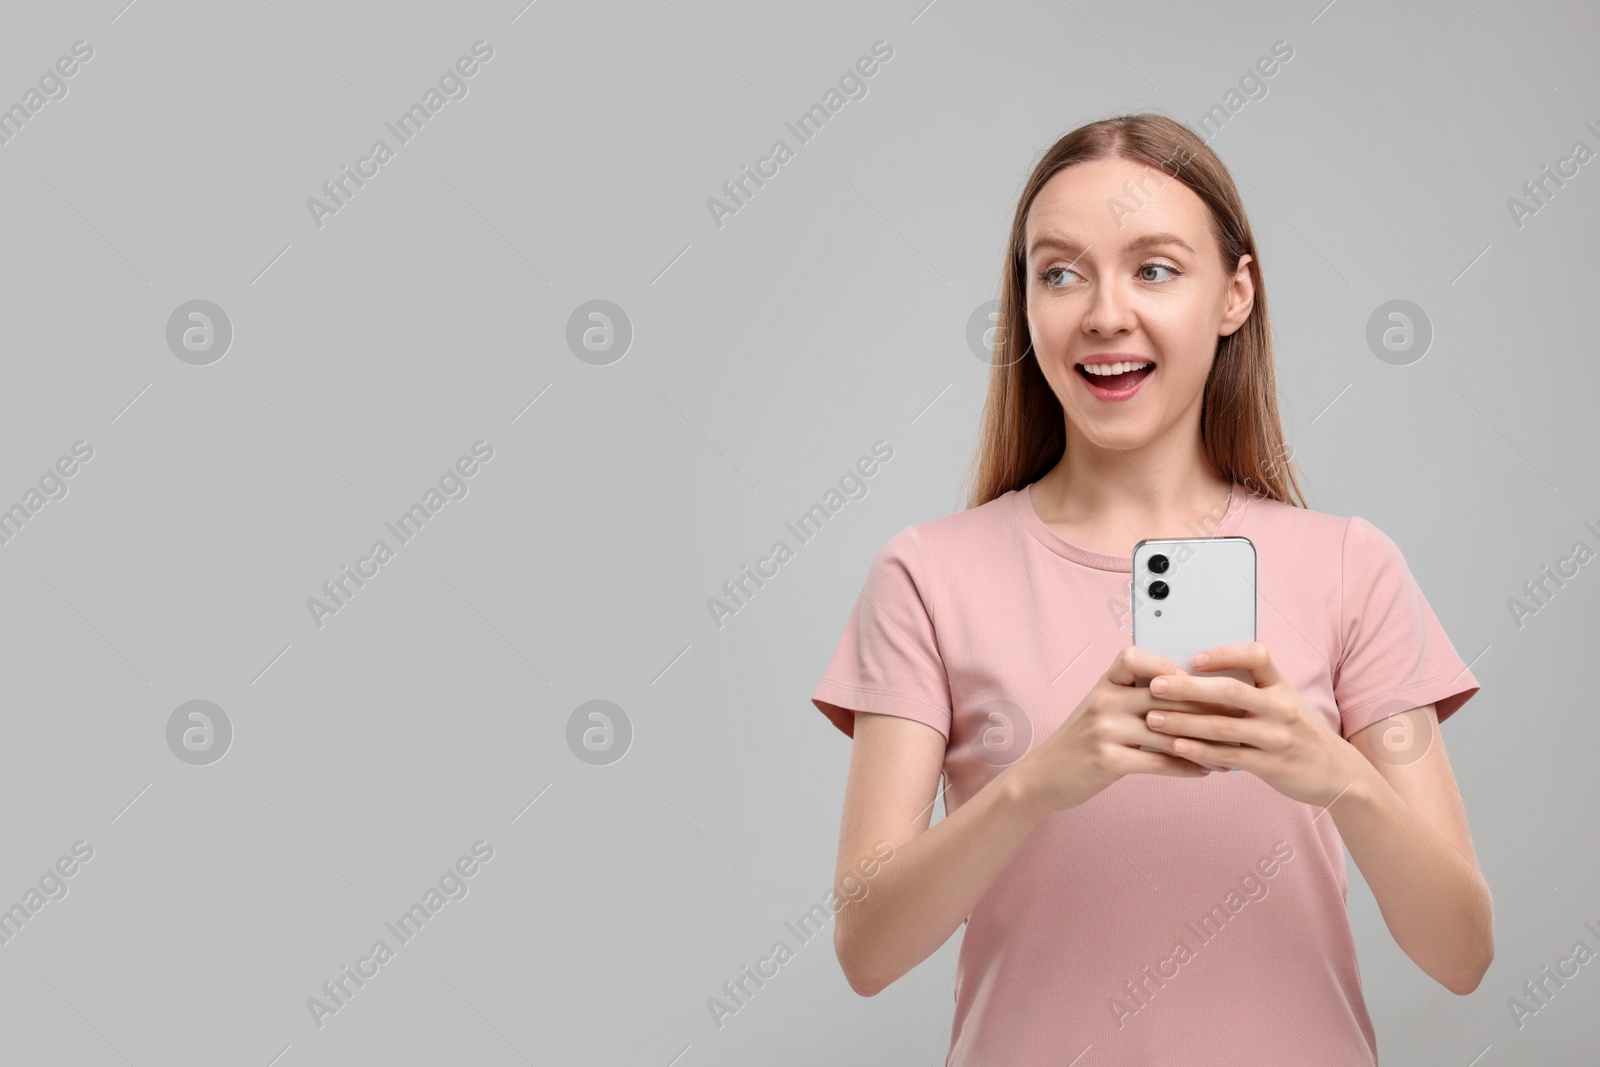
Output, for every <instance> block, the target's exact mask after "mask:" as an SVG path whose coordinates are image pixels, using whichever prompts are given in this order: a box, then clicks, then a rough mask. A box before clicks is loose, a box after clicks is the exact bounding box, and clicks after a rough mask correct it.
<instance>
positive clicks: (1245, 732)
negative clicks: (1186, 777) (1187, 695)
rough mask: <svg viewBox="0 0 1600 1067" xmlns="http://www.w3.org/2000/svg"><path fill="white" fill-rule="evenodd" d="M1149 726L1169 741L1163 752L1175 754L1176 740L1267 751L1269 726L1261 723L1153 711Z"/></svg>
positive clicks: (1146, 722)
mask: <svg viewBox="0 0 1600 1067" xmlns="http://www.w3.org/2000/svg"><path fill="white" fill-rule="evenodd" d="M1145 726H1146V728H1148V729H1149V730H1151V731H1152V732H1154V733H1156V734H1159V735H1162V736H1164V737H1165V738H1166V740H1165V741H1164V742H1163V743H1162V744H1161V746H1160V747H1161V748H1163V749H1165V750H1166V751H1169V752H1170V751H1173V747H1172V739H1173V738H1175V737H1182V738H1188V739H1193V740H1198V741H1237V742H1239V743H1240V744H1242V745H1249V746H1250V747H1251V748H1257V749H1260V748H1264V747H1265V745H1264V744H1263V743H1262V742H1264V741H1265V740H1266V737H1265V736H1264V731H1265V728H1266V726H1267V724H1265V723H1263V722H1262V721H1261V720H1259V719H1237V718H1234V717H1233V716H1231V715H1191V714H1186V713H1184V712H1169V711H1166V710H1164V709H1163V710H1158V711H1151V712H1150V713H1149V714H1148V715H1146V716H1145Z"/></svg>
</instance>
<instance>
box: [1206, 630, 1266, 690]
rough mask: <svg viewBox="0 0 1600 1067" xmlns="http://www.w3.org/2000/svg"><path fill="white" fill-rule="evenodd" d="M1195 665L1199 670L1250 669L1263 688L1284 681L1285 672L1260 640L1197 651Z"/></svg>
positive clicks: (1251, 674)
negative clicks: (1279, 667)
mask: <svg viewBox="0 0 1600 1067" xmlns="http://www.w3.org/2000/svg"><path fill="white" fill-rule="evenodd" d="M1193 666H1194V669H1195V670H1197V671H1226V670H1231V669H1232V668H1235V667H1240V668H1243V669H1244V670H1247V671H1249V672H1250V677H1251V678H1254V679H1255V683H1256V685H1258V686H1260V687H1261V688H1263V689H1265V688H1266V687H1268V686H1273V685H1277V684H1278V683H1279V682H1281V681H1283V672H1282V671H1280V670H1278V665H1277V663H1276V662H1274V660H1273V658H1272V652H1271V650H1270V649H1268V648H1267V646H1266V645H1264V644H1262V643H1261V642H1260V641H1247V642H1244V643H1243V644H1237V645H1218V646H1217V647H1215V648H1208V649H1206V650H1205V651H1204V652H1196V653H1195V654H1194V659H1193Z"/></svg>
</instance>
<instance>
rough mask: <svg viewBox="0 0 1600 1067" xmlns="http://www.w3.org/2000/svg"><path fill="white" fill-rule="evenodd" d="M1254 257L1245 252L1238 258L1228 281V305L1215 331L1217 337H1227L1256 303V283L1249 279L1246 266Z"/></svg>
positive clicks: (1243, 321)
mask: <svg viewBox="0 0 1600 1067" xmlns="http://www.w3.org/2000/svg"><path fill="white" fill-rule="evenodd" d="M1253 258H1254V257H1253V256H1251V255H1250V253H1248V252H1246V253H1245V254H1244V255H1242V256H1240V257H1239V266H1238V267H1237V268H1236V269H1235V270H1234V272H1233V277H1232V278H1231V279H1229V281H1228V304H1227V307H1225V308H1224V309H1223V312H1222V323H1221V327H1220V328H1219V329H1218V330H1217V334H1218V336H1221V337H1227V336H1228V335H1229V334H1231V333H1233V332H1234V331H1235V330H1237V329H1238V328H1239V327H1241V326H1243V325H1244V323H1245V320H1246V319H1248V318H1249V317H1250V309H1251V308H1253V307H1255V303H1256V283H1255V281H1254V280H1253V279H1251V277H1250V268H1249V266H1248V264H1249V263H1250V261H1251V259H1253Z"/></svg>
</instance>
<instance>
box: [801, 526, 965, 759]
mask: <svg viewBox="0 0 1600 1067" xmlns="http://www.w3.org/2000/svg"><path fill="white" fill-rule="evenodd" d="M922 547H923V545H922V542H921V539H920V535H919V534H918V532H917V529H916V527H914V526H907V527H906V528H904V529H903V530H901V531H900V532H899V533H897V534H895V535H894V536H893V537H891V538H890V539H889V540H888V541H887V542H886V543H885V544H884V546H883V547H882V548H880V549H879V550H878V554H877V555H876V556H874V557H873V560H872V566H871V567H870V568H869V569H868V571H867V579H866V582H865V583H864V584H863V585H862V587H861V595H860V596H858V597H856V602H855V605H854V606H853V607H852V608H851V609H850V618H849V620H848V621H847V622H846V623H845V627H844V636H843V637H841V638H840V639H839V645H838V648H836V649H835V650H834V653H833V660H832V662H830V663H829V664H828V669H827V671H826V672H824V674H823V677H822V681H821V683H819V684H818V686H817V688H816V692H814V693H813V694H812V696H811V702H812V703H813V704H815V705H816V706H817V709H818V710H819V711H821V712H822V713H823V714H824V715H826V716H827V717H828V719H829V720H830V721H831V722H832V723H833V724H834V725H835V726H837V727H838V728H839V729H840V730H842V731H844V733H845V736H847V737H854V736H855V713H856V712H858V711H868V712H877V713H879V714H883V715H898V716H900V717H902V718H906V719H914V720H916V721H917V722H920V723H925V724H926V725H928V726H931V727H932V728H933V729H935V730H937V731H939V733H940V734H942V735H943V736H944V738H945V740H946V741H947V742H948V741H949V739H950V680H949V677H948V675H947V674H946V673H945V667H944V659H943V657H942V655H941V654H940V651H939V640H938V635H937V633H936V632H935V630H934V624H933V616H932V612H931V611H930V609H929V604H928V601H929V597H930V594H931V592H932V585H933V582H934V579H935V574H934V573H932V572H931V571H930V569H929V567H928V566H927V561H926V560H925V559H924V558H923V553H922V551H921V549H922Z"/></svg>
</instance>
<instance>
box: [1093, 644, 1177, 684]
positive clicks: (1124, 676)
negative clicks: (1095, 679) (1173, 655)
mask: <svg viewBox="0 0 1600 1067" xmlns="http://www.w3.org/2000/svg"><path fill="white" fill-rule="evenodd" d="M1180 670H1182V668H1181V667H1179V666H1178V665H1177V664H1176V663H1174V662H1172V661H1171V660H1170V659H1167V658H1166V657H1165V656H1158V655H1156V654H1155V653H1154V652H1151V651H1150V650H1149V649H1148V648H1140V647H1139V646H1138V645H1128V646H1126V647H1124V648H1123V649H1122V651H1121V652H1118V653H1117V657H1116V658H1115V659H1113V660H1112V661H1111V667H1110V668H1109V669H1108V670H1107V671H1106V678H1107V679H1108V680H1109V681H1111V682H1112V683H1114V684H1116V685H1133V684H1135V682H1136V681H1137V680H1138V679H1140V678H1154V677H1155V676H1156V675H1158V674H1174V673H1176V672H1178V671H1180Z"/></svg>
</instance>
